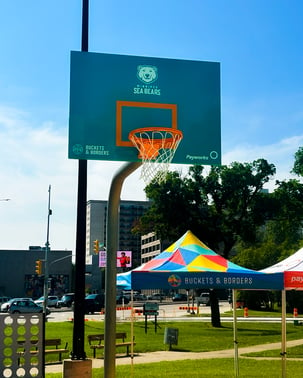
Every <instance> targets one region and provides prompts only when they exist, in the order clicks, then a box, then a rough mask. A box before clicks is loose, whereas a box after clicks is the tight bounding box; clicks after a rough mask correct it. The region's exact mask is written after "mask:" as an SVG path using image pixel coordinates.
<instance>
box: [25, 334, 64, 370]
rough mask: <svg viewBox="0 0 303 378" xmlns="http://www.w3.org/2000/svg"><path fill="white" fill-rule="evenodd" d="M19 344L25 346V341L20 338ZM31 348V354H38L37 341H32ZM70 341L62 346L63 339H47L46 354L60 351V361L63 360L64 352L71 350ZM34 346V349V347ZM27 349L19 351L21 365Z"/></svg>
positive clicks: (45, 342) (45, 343) (45, 344)
mask: <svg viewBox="0 0 303 378" xmlns="http://www.w3.org/2000/svg"><path fill="white" fill-rule="evenodd" d="M18 344H19V346H20V347H23V346H24V341H22V340H20V341H18ZM31 345H32V347H31V349H30V351H29V352H30V354H31V355H37V341H35V340H33V341H31ZM67 345H68V343H66V344H65V347H64V348H60V346H61V339H46V340H45V341H44V354H45V355H47V354H54V353H58V356H59V361H60V362H61V361H62V353H68V352H69V350H68V349H67ZM33 348H34V349H33ZM24 353H25V350H24V349H23V350H19V351H18V365H20V358H21V357H22V356H24Z"/></svg>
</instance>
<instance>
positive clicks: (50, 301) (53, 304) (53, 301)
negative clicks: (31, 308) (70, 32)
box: [35, 295, 59, 307]
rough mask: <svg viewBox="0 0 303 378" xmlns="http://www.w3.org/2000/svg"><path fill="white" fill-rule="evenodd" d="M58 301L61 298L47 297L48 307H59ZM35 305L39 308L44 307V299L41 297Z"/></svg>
mask: <svg viewBox="0 0 303 378" xmlns="http://www.w3.org/2000/svg"><path fill="white" fill-rule="evenodd" d="M58 301H59V297H57V296H56V295H49V296H48V297H47V306H48V307H59V305H58ZM35 303H36V304H37V305H39V306H43V303H44V297H40V298H39V299H36V300H35Z"/></svg>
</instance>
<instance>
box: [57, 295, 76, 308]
mask: <svg viewBox="0 0 303 378" xmlns="http://www.w3.org/2000/svg"><path fill="white" fill-rule="evenodd" d="M74 300H75V294H74V293H66V294H64V295H63V297H62V298H61V299H60V300H59V301H58V307H71V306H72V303H73V301H74Z"/></svg>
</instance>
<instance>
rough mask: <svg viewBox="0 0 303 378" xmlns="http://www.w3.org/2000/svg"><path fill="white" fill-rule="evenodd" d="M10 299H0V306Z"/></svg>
mask: <svg viewBox="0 0 303 378" xmlns="http://www.w3.org/2000/svg"><path fill="white" fill-rule="evenodd" d="M10 299H11V298H10V297H0V305H1V304H2V303H6V302H8V301H9V300H10Z"/></svg>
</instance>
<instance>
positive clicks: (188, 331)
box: [46, 321, 303, 378]
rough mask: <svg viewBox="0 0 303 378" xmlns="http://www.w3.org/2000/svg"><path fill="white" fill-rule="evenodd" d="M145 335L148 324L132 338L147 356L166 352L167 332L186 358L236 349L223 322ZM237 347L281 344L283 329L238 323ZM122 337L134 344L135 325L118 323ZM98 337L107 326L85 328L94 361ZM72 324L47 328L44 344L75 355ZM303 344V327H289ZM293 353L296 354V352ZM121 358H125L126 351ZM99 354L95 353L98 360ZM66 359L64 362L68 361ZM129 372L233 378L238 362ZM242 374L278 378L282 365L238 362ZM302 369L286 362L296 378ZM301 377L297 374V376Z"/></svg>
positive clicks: (301, 352) (139, 325)
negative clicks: (58, 343)
mask: <svg viewBox="0 0 303 378" xmlns="http://www.w3.org/2000/svg"><path fill="white" fill-rule="evenodd" d="M148 326H149V327H148V329H147V333H145V324H144V322H141V321H137V322H135V323H134V336H135V341H136V346H135V352H137V353H146V352H152V351H157V350H168V349H169V348H168V345H165V344H164V343H163V339H164V331H165V328H166V327H169V328H178V330H179V338H178V345H174V346H173V349H174V350H178V351H184V352H186V351H188V352H203V351H211V350H223V349H232V348H233V347H234V346H233V324H232V323H227V322H226V323H224V321H222V327H221V328H213V327H212V326H211V324H210V323H208V322H197V321H195V322H189V321H186V322H160V323H159V326H160V328H157V332H155V327H154V324H152V323H149V324H148ZM237 330H238V343H239V344H238V346H239V348H241V347H245V346H249V345H257V344H265V343H272V342H281V324H279V323H261V322H260V323H257V322H245V323H243V322H242V323H241V322H239V323H238V327H237ZM119 331H124V332H126V333H127V336H128V339H130V333H131V325H130V323H127V322H123V323H117V332H119ZM94 333H104V322H99V321H87V322H85V351H86V353H87V357H88V358H91V357H92V352H91V351H90V349H89V345H88V343H87V337H86V336H87V335H88V334H94ZM72 335H73V324H72V323H70V322H60V323H51V322H50V323H46V338H61V340H62V344H63V345H65V343H66V342H68V349H70V350H71V349H72V347H73V344H72ZM301 338H302V339H303V327H298V326H294V325H293V324H287V340H295V339H301ZM292 349H293V351H292ZM117 352H121V353H124V352H125V348H124V349H123V350H121V351H119V349H117ZM100 353H101V351H99V352H98V353H97V356H98V357H100ZM262 355H265V356H274V357H276V356H277V351H275V352H270V351H269V352H266V353H263V352H262V353H258V354H256V356H262ZM287 356H288V357H294V356H300V357H301V356H303V347H295V348H289V350H288V354H287ZM68 357H69V356H68V355H65V356H63V358H68ZM46 358H47V360H46V361H47V362H52V361H55V360H56V358H57V356H56V355H49V356H47V357H46ZM130 368H131V367H130V366H129V365H127V366H117V377H131V376H133V377H142V376H144V377H163V376H166V377H181V376H182V377H186V376H190V377H201V376H202V375H201V371H203V377H233V376H234V360H233V359H218V360H198V361H196V360H195V361H193V360H185V361H174V362H165V363H164V362H161V363H155V364H144V365H135V366H134V371H133V375H131V372H130ZM239 368H240V374H241V376H243V377H280V376H281V361H280V360H278V361H259V360H258V361H256V360H247V359H241V358H240V359H239ZM302 369H303V359H302V362H300V361H299V362H297V361H289V360H288V361H287V374H288V376H291V377H292V378H295V377H301V376H302ZM298 371H299V373H298ZM93 374H94V375H93V377H94V378H96V377H103V369H98V370H94V373H93ZM61 376H62V375H61V374H47V375H46V377H47V378H59V377H60V378H61Z"/></svg>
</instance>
